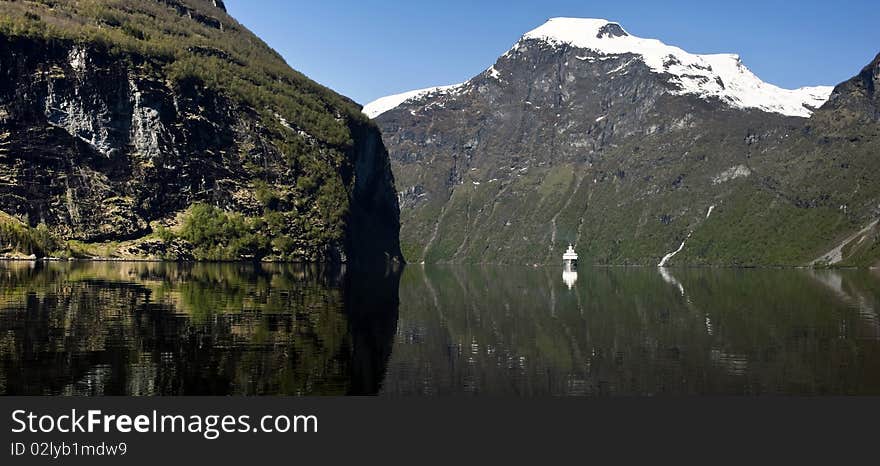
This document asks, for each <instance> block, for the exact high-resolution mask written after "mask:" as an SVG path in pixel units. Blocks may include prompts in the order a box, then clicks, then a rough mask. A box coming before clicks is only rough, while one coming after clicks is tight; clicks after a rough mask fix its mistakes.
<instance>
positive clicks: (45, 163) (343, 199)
mask: <svg viewBox="0 0 880 466" xmlns="http://www.w3.org/2000/svg"><path fill="white" fill-rule="evenodd" d="M146 3H149V2H144V4H146ZM207 3H211V2H207ZM166 4H167V5H166ZM212 6H213V7H215V9H214V10H212V11H208V10H205V8H209V7H206V6H201V5H200V3H198V2H189V3H186V2H176V1H175V2H168V1H165V2H157V4H156V5H152V4H151V5H149V7H150V8H160V9H158V10H155V11H158V12H165V10H167V11H168V12H169V14H174V13H177V14H179V15H182V17H183V19H178V21H185V20H187V19H189V20H190V21H191V23H192V28H193V30H194V31H195V32H198V31H200V30H208V29H216V28H214V27H213V25H211V24H206V20H205V18H208V17H211V18H214V19H215V20H216V21H219V22H220V24H224V23H225V24H226V27H225V32H224V31H221V30H219V29H223V28H219V29H218V30H217V32H215V34H239V35H242V34H245V33H246V31H245V30H243V28H241V27H240V26H239V25H237V24H236V23H234V20H232V19H231V18H228V17H226V16H224V15H225V13H224V11H225V10H223V3H222V2H218V1H215V2H213V3H212ZM151 11H153V10H151ZM43 13H44V14H48V13H46V12H43ZM209 14H210V15H209ZM176 17H177V18H180V16H176ZM218 18H219V19H218ZM22 21H24V20H22ZM208 22H210V21H208ZM180 24H181V25H182V26H183V27H188V25H187V23H186V22H182V23H180ZM144 28H145V27H141V30H143V29H144ZM144 34H147V33H144ZM248 34H249V33H248ZM154 37H155V36H154ZM261 47H262V46H261ZM261 50H262V51H263V53H265V54H266V55H267V56H269V57H270V58H269V59H272V58H271V57H273V56H276V55H275V54H274V52H272V51H271V50H268V49H267V48H266V49H261ZM209 52H210V53H209ZM175 53H180V54H181V56H179V57H178V56H174V57H155V56H150V55H148V54H144V53H139V52H138V51H137V50H124V49H123V50H119V49H114V48H113V47H110V46H108V44H106V43H101V42H92V43H90V42H88V41H85V42H82V41H74V40H67V39H66V38H64V37H60V38H53V37H48V38H47V37H35V36H34V35H32V34H31V35H28V34H24V33H21V34H19V33H15V32H9V31H7V33H5V34H2V35H0V76H2V78H0V180H2V182H0V210H2V211H3V212H6V213H7V214H9V215H11V216H12V217H14V218H16V219H18V220H19V221H21V222H22V223H23V224H24V225H28V226H31V227H33V226H36V225H38V224H44V225H47V226H48V228H49V230H50V231H51V232H52V234H53V235H55V237H56V238H57V239H58V242H59V244H60V246H59V249H61V250H63V249H64V248H65V246H64V244H65V243H68V242H70V241H75V242H76V244H79V243H85V246H83V248H82V249H84V250H86V251H88V250H90V248H89V247H87V246H88V245H89V244H91V245H94V244H98V243H105V245H106V246H107V247H104V248H103V250H104V251H106V255H111V256H114V255H119V256H168V257H169V258H192V257H194V256H195V257H198V251H199V249H198V248H199V244H197V243H198V241H202V240H204V241H205V242H206V244H203V245H202V246H203V249H204V250H205V251H207V250H211V248H214V247H215V246H216V244H214V243H220V244H221V245H222V246H223V247H224V248H225V249H223V250H222V252H221V253H216V254H214V255H213V257H212V258H223V259H236V258H240V257H241V256H245V257H255V258H265V259H275V260H341V261H346V260H351V259H364V260H373V259H377V258H382V259H399V258H400V253H399V247H398V245H397V231H398V210H397V201H396V194H395V189H394V180H393V177H392V175H391V170H390V166H389V160H388V155H387V152H386V151H385V148H384V146H383V144H382V140H381V137H380V135H379V132H378V130H377V129H376V127H375V126H374V125H373V124H372V123H369V122H368V121H366V119H363V118H359V117H357V108H358V107H357V106H355V105H354V104H352V103H350V102H349V101H347V100H345V99H342V98H338V97H334V96H333V95H332V94H328V95H329V96H330V97H328V99H341V100H338V101H336V102H334V101H328V100H323V101H321V100H318V102H319V103H318V104H317V105H319V106H320V107H318V108H316V109H315V110H313V113H314V114H315V115H317V116H316V117H314V120H315V121H316V122H317V123H314V124H312V126H314V127H317V126H318V124H324V123H322V122H324V121H328V122H330V123H329V124H332V125H334V126H333V127H332V128H331V129H332V130H333V131H336V133H332V134H334V135H335V134H337V133H338V134H341V137H339V138H337V139H338V140H339V141H340V142H337V141H335V140H332V138H330V137H329V136H326V135H325V134H322V133H320V132H319V131H318V130H317V129H315V130H312V129H310V125H309V124H310V123H311V122H310V121H298V120H297V118H302V119H305V117H299V115H300V113H297V112H287V113H284V105H283V104H284V102H283V101H281V98H282V97H278V99H279V102H281V103H279V104H277V105H276V103H275V102H273V101H272V96H269V97H268V98H266V99H264V100H262V103H263V104H264V105H265V106H258V105H254V102H253V101H250V102H249V101H247V100H246V99H243V98H241V96H240V95H239V94H236V93H235V92H234V91H233V90H232V89H228V88H225V87H224V86H222V85H218V84H217V83H211V82H210V81H208V80H206V79H205V78H204V77H203V76H202V75H200V73H199V70H196V71H195V72H189V73H179V74H178V75H176V76H171V75H170V73H171V72H172V71H173V70H174V68H173V67H174V65H175V64H179V63H181V62H182V61H183V60H186V59H188V57H197V58H196V59H204V60H205V62H204V63H206V64H208V65H211V64H216V62H219V61H222V62H223V63H224V64H225V66H229V67H231V68H233V70H232V71H231V72H233V73H234V72H239V73H245V72H255V71H253V67H248V66H247V64H246V63H243V60H244V59H241V60H239V59H238V58H237V57H236V56H234V55H233V54H232V52H226V51H224V50H223V49H222V48H219V47H212V48H208V47H206V46H205V47H201V48H199V47H195V46H189V47H187V48H185V49H183V50H180V51H179V52H177V51H175ZM206 54H208V55H211V56H210V57H208V58H205V56H206ZM218 57H219V58H218ZM277 60H278V62H279V63H273V66H283V62H281V61H280V58H277ZM206 66H207V65H206ZM217 66H221V65H217ZM284 68H286V66H285V67H284ZM221 72H225V73H230V71H221ZM279 72H281V73H284V72H290V73H292V71H289V69H287V71H284V70H283V69H282V71H279ZM276 79H278V80H280V79H281V78H276ZM310 87H311V88H310ZM285 91H287V92H288V93H289V96H290V98H292V99H297V98H298V96H306V97H310V96H313V95H315V93H317V92H327V93H329V91H326V90H322V89H318V87H317V85H314V84H313V83H311V84H310V83H309V82H304V83H300V82H299V81H294V82H291V83H290V84H288V87H287V88H286V89H285ZM284 97H288V96H284ZM319 99H320V97H319ZM318 112H324V113H325V114H326V115H327V116H326V118H325V117H324V116H323V115H322V114H321V113H318ZM322 128H323V127H322ZM326 133H327V134H330V130H327V131H326ZM194 205H208V206H213V207H214V208H215V209H216V210H215V211H212V212H213V214H214V215H215V216H216V217H218V218H219V226H217V229H219V230H223V231H220V233H219V234H215V235H214V236H210V237H204V235H202V237H199V236H198V235H195V236H194V234H188V233H187V231H190V230H192V231H191V233H192V232H197V231H199V229H200V228H201V229H203V225H197V224H195V223H196V222H195V221H194V220H193V218H192V217H191V215H190V213H191V209H192V207H193V206H194ZM224 222H226V223H224ZM235 222H239V223H240V224H241V228H237V227H236V228H232V227H229V225H237V224H236V223H235ZM186 228H189V229H190V230H186ZM227 230H229V231H227ZM232 230H235V231H232ZM238 230H241V231H238ZM160 232H164V234H161V235H159V234H158V233H160ZM224 232H226V233H224ZM244 235H246V241H240V240H241V237H244ZM160 236H161V237H160ZM224 236H226V237H224ZM236 241H239V242H242V245H239V246H236V247H235V248H229V247H227V246H229V245H228V244H226V243H229V244H232V243H234V242H236ZM107 242H114V243H110V244H107ZM115 243H119V244H115ZM207 243H211V244H207ZM245 243H247V244H245ZM81 246H82V245H81ZM108 248H109V249H108ZM101 255H105V254H101ZM223 256H229V257H223Z"/></svg>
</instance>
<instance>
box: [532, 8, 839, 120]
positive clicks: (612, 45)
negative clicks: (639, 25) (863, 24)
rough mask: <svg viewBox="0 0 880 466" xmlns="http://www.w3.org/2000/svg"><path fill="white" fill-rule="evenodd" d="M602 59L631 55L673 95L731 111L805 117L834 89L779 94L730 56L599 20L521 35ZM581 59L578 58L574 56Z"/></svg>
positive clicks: (560, 22) (565, 21)
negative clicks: (714, 102) (663, 79)
mask: <svg viewBox="0 0 880 466" xmlns="http://www.w3.org/2000/svg"><path fill="white" fill-rule="evenodd" d="M523 40H541V41H544V42H547V43H549V44H552V45H557V46H563V45H565V46H571V47H575V48H578V49H585V50H590V51H592V52H594V53H596V54H599V55H604V56H614V55H624V54H633V55H636V56H638V58H639V59H641V61H643V62H644V63H645V64H646V65H648V67H649V68H651V69H652V70H653V71H654V72H656V73H660V74H666V75H669V76H670V77H671V81H672V83H673V84H675V85H677V86H678V88H679V89H678V90H677V91H676V93H678V94H693V95H697V96H700V97H703V98H712V97H716V98H718V99H720V100H721V101H723V102H725V103H726V104H728V105H729V106H731V107H734V108H757V109H760V110H763V111H766V112H772V113H781V114H783V115H791V116H800V117H809V116H810V115H811V114H812V113H813V110H814V109H816V108H818V107H820V106H821V105H822V104H824V103H825V101H827V100H828V97H829V96H830V95H831V91H832V90H833V87H831V86H816V87H803V88H800V89H793V90H790V89H782V88H780V87H778V86H774V85H772V84H769V83H765V82H764V81H762V80H761V79H760V78H758V77H757V76H755V75H754V74H753V73H752V72H751V71H750V70H749V69H748V68H746V66H745V65H743V64H742V61H741V60H740V57H739V56H738V55H735V54H713V55H696V54H692V53H688V52H686V51H684V50H682V49H680V48H678V47H674V46H671V45H666V44H664V43H663V42H661V41H659V40H656V39H643V38H641V37H636V36H633V35H631V34H629V33H628V32H626V31H625V30H624V29H623V28H622V27H621V26H620V25H619V24H617V23H614V22H611V21H608V20H604V19H581V18H553V19H550V20H549V21H547V22H546V23H544V24H543V25H541V26H540V27H538V28H537V29H534V30H532V31H530V32H528V33H526V34H525V35H524V36H523ZM578 58H580V57H578Z"/></svg>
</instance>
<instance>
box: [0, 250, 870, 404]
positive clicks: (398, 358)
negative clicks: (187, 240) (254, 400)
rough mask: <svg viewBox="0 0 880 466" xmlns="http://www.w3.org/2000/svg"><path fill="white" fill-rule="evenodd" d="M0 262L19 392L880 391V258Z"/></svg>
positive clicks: (1, 383) (5, 375) (13, 382)
mask: <svg viewBox="0 0 880 466" xmlns="http://www.w3.org/2000/svg"><path fill="white" fill-rule="evenodd" d="M563 278H564V277H563V275H562V271H561V270H556V269H551V268H547V269H527V268H511V267H421V266H408V267H406V268H405V269H404V270H403V271H398V272H395V271H392V270H379V271H376V270H372V271H369V272H362V271H355V270H351V269H348V270H345V269H327V268H316V267H307V266H295V265H251V264H160V263H116V262H114V263H48V264H43V263H26V262H2V263H0V394H7V395H13V394H34V395H35V394H52V395H124V394H131V395H205V394H210V395H226V394H248V395H275V394H285V395H288V394H289V395H344V394H380V395H390V396H398V395H407V396H409V395H415V396H437V395H440V396H442V395H454V394H474V395H518V396H546V395H577V396H605V395H663V394H676V395H678V394H691V395H716V394H719V395H739V394H746V395H758V394H792V395H843V394H874V395H877V394H880V317H878V312H880V271H830V270H829V271H810V270H715V269H669V270H658V269H654V268H638V269H606V268H599V269H587V270H582V271H581V272H580V274H579V275H578V277H577V280H576V281H575V282H573V283H572V278H573V277H565V280H564V279H563Z"/></svg>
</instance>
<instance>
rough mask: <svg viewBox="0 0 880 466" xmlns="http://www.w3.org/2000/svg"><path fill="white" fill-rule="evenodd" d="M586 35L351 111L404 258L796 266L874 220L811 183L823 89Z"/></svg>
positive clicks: (864, 208)
mask: <svg viewBox="0 0 880 466" xmlns="http://www.w3.org/2000/svg"><path fill="white" fill-rule="evenodd" d="M585 22H586V23H589V24H587V26H590V27H593V26H596V25H595V24H593V23H596V24H598V21H597V20H583V21H581V20H575V21H563V23H565V24H566V25H568V26H572V27H574V28H575V29H574V30H573V31H568V30H563V31H562V32H561V33H558V34H556V35H555V36H553V37H549V36H548V34H547V33H546V31H545V29H546V28H547V27H548V26H546V25H545V26H542V27H541V28H539V29H537V30H536V31H538V32H536V31H533V32H532V33H529V34H526V35H525V36H524V37H523V39H522V40H520V41H519V42H518V43H517V44H516V45H515V46H514V47H513V48H512V49H511V50H510V51H509V52H507V53H506V54H505V55H503V56H502V57H501V58H499V60H498V61H497V62H496V63H495V64H494V65H493V66H492V67H491V68H489V69H488V70H487V71H485V72H484V73H482V74H480V75H479V76H477V77H475V78H474V79H472V80H470V81H468V82H466V83H464V84H460V85H455V86H450V87H444V88H438V89H435V90H426V91H420V92H417V93H415V94H407V95H404V96H402V97H398V98H390V99H385V100H381V101H378V102H377V104H371V105H368V106H367V107H365V111H367V112H368V113H370V112H372V114H373V115H375V116H376V121H377V122H378V124H379V126H380V127H381V128H382V130H383V134H384V138H385V142H386V144H387V146H388V147H389V150H390V153H391V156H392V163H393V166H394V171H395V176H396V178H397V183H398V188H399V191H400V193H399V196H400V202H401V209H402V218H403V226H402V232H401V235H402V241H403V243H404V246H405V253H406V255H407V257H408V258H409V260H411V261H426V262H493V263H497V262H502V263H528V264H532V263H550V264H555V263H557V262H558V261H559V260H560V257H561V255H562V252H563V251H564V250H565V248H566V247H567V244H568V243H573V244H576V245H577V247H578V250H579V252H580V253H581V257H582V260H584V261H586V262H590V263H599V264H646V265H656V264H659V263H661V262H663V263H665V264H674V263H679V264H680V263H694V264H800V263H806V262H807V261H809V260H811V259H813V258H815V257H817V256H818V255H819V254H820V253H821V252H823V249H824V248H826V247H827V246H828V245H829V244H831V242H832V239H836V238H842V237H843V236H845V234H846V232H851V231H852V230H851V229H853V228H855V227H856V226H859V228H861V226H863V225H862V224H863V223H864V224H866V223H868V222H869V221H870V218H871V215H873V213H872V212H873V210H872V208H871V207H870V203H871V202H873V201H869V200H868V199H863V200H864V202H860V205H859V207H858V208H849V209H846V212H844V210H843V209H841V208H840V206H841V205H844V204H849V205H850V206H851V207H852V206H854V203H853V202H851V201H852V199H853V196H852V192H851V191H849V190H848V188H847V187H846V183H845V182H843V181H841V184H840V185H833V184H825V185H821V184H820V185H817V184H816V183H815V181H816V180H815V179H812V180H811V177H814V176H816V175H817V173H816V172H815V171H811V170H812V168H814V167H813V166H812V165H811V164H814V162H816V161H817V160H819V155H818V154H819V152H817V151H816V150H814V148H816V147H818V146H817V144H819V143H818V142H817V140H818V138H819V136H818V133H819V131H817V132H810V129H809V128H808V124H807V122H808V121H810V120H808V119H806V118H804V116H805V115H810V114H811V113H812V112H813V111H814V110H815V109H816V107H818V106H819V105H821V102H822V101H824V99H825V97H827V94H828V93H830V88H805V89H801V90H794V91H789V90H784V89H779V88H775V87H774V86H771V85H768V84H766V83H763V82H760V80H758V79H757V78H756V77H755V76H754V75H752V74H751V73H750V72H748V70H747V69H746V68H745V67H744V66H742V64H741V63H739V61H738V58H736V57H735V56H732V55H723V56H696V55H689V54H686V52H683V51H681V50H680V49H675V48H672V47H668V46H665V45H663V44H661V43H659V42H657V41H650V40H645V39H638V38H633V37H632V36H629V35H628V33H627V32H626V31H625V30H623V29H622V28H620V26H619V25H616V24H614V23H608V22H603V24H604V26H601V25H600V26H601V27H599V26H597V27H599V29H598V30H592V29H591V30H588V31H581V30H579V29H577V28H578V27H580V26H583V25H584V24H585ZM553 23H554V22H553V21H551V22H550V23H548V24H549V25H550V26H552V27H553V28H555V29H556V31H557V32H559V31H558V30H559V28H558V27H557V26H558V25H557V26H553ZM566 27H567V26H566ZM609 28H611V29H609ZM594 29H595V28H594ZM540 31H545V32H540ZM563 39H564V40H563ZM620 41H624V42H625V43H624V42H620ZM620 44H624V45H620ZM603 47H604V48H603ZM658 50H660V51H661V52H657V51H658ZM744 82H748V83H750V84H749V85H748V86H745V85H743V83H744ZM744 89H750V91H745V90H744ZM755 89H757V90H755ZM757 94H761V96H763V97H760V96H757ZM823 96H825V97H823ZM824 131H825V130H822V131H821V132H823V134H824ZM832 146H834V147H836V148H838V149H839V150H845V148H840V146H837V145H836V144H832ZM838 149H835V150H838ZM798 157H802V158H803V157H806V158H808V159H809V160H810V162H808V161H806V160H804V161H803V163H801V164H798V163H796V162H797V161H798ZM826 168H827V170H828V172H827V173H828V174H829V176H832V175H833V176H834V177H836V176H837V175H836V174H837V171H835V170H839V167H837V168H835V167H833V166H830V165H829V166H828V167H826ZM851 173H852V172H851ZM868 184H870V185H872V186H873V184H875V183H863V184H862V188H863V189H865V188H866V187H867V185H868ZM860 196H861V194H859V195H856V196H855V197H857V198H860ZM871 196H873V195H871ZM683 244H684V245H685V246H682V245H683Z"/></svg>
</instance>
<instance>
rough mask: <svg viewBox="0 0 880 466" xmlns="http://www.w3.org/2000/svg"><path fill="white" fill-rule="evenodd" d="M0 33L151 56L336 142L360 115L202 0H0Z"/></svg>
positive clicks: (342, 142) (174, 71) (342, 141)
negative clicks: (349, 119)
mask: <svg viewBox="0 0 880 466" xmlns="http://www.w3.org/2000/svg"><path fill="white" fill-rule="evenodd" d="M181 9H185V10H186V11H189V12H190V13H182V12H181ZM203 11H204V14H201V12H203ZM191 15H196V16H195V18H191V17H190V16H191ZM209 15H210V16H209ZM215 22H216V23H215ZM215 26H219V27H215ZM0 34H3V35H7V36H12V37H28V38H36V39H42V40H48V41H74V42H77V43H82V44H90V45H96V46H101V47H104V48H106V49H108V50H110V51H111V52H113V53H114V54H117V55H119V56H125V55H129V54H133V55H137V56H141V57H147V58H150V59H152V60H153V63H152V64H154V65H157V66H159V67H160V68H161V69H162V71H163V74H164V75H166V76H168V77H169V78H171V79H173V80H176V81H185V80H188V79H197V80H199V81H201V82H203V83H204V84H205V85H207V86H208V87H209V88H211V89H213V90H216V91H219V92H224V93H229V94H230V95H231V96H232V97H234V98H237V99H239V100H240V101H241V102H243V103H245V104H247V105H249V106H251V107H253V108H255V109H258V110H259V111H261V112H263V113H267V115H263V116H264V117H265V116H269V115H271V112H277V113H278V114H279V115H280V116H281V117H283V118H285V119H286V120H287V121H288V122H290V123H291V124H295V125H296V126H297V127H299V128H300V129H302V130H303V131H305V132H306V133H308V134H309V135H311V136H313V137H316V138H318V139H319V140H321V141H322V142H325V143H327V144H330V145H334V146H349V145H351V142H352V141H351V134H350V133H349V130H348V127H347V126H346V124H345V120H343V119H342V118H340V117H343V116H344V117H345V118H354V119H359V120H362V121H366V117H365V116H364V115H363V114H362V113H361V112H360V108H359V107H358V106H357V104H355V103H353V102H351V101H349V100H348V99H345V98H344V97H341V96H339V95H338V94H336V93H335V92H333V91H331V90H329V89H327V88H325V87H323V86H321V85H319V84H317V83H315V82H314V81H311V80H310V79H308V78H307V77H305V76H304V75H302V74H301V73H299V72H297V71H294V70H293V69H291V68H290V67H289V66H288V65H287V64H286V63H285V62H284V60H283V59H282V58H281V57H280V56H279V55H278V54H277V53H276V52H274V51H273V50H272V49H270V48H269V47H268V46H266V45H265V44H264V43H263V42H262V41H261V40H260V39H259V38H257V37H256V36H254V35H253V34H251V33H250V32H249V31H247V30H246V29H244V28H243V27H242V26H241V25H239V24H238V23H237V22H236V21H235V20H234V19H232V18H231V17H230V16H228V15H226V13H225V12H224V11H222V10H220V9H219V8H216V7H214V6H213V5H211V2H208V1H204V0H189V1H186V2H183V1H175V0H165V1H161V0H80V1H76V2H67V1H58V0H39V1H8V0H6V1H0ZM271 120H275V119H274V118H271Z"/></svg>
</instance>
